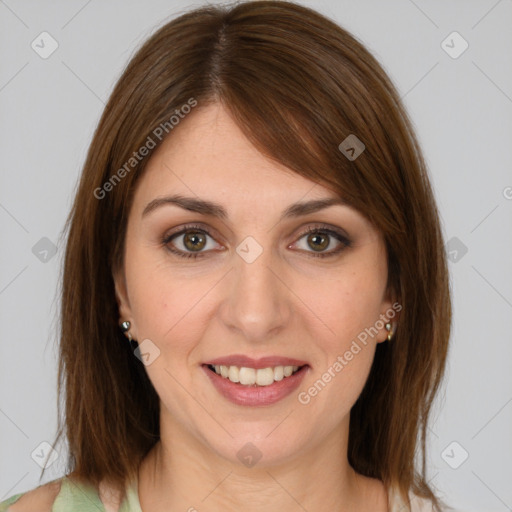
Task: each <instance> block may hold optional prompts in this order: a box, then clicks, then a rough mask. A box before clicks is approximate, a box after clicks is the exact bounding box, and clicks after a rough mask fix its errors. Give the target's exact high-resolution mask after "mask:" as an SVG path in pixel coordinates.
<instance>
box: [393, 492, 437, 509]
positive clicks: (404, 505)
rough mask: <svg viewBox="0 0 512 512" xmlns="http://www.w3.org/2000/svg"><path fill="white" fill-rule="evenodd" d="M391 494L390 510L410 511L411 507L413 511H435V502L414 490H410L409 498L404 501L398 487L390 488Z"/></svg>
mask: <svg viewBox="0 0 512 512" xmlns="http://www.w3.org/2000/svg"><path fill="white" fill-rule="evenodd" d="M389 495H390V511H391V512H398V511H401V512H404V511H408V510H409V507H410V511H411V512H435V510H434V505H433V503H432V502H431V501H430V500H428V499H426V498H423V497H421V496H418V495H417V494H414V493H413V492H412V491H409V500H408V501H407V502H404V501H403V499H402V497H401V495H400V493H399V492H398V490H396V489H390V490H389Z"/></svg>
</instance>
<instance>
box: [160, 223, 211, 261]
mask: <svg viewBox="0 0 512 512" xmlns="http://www.w3.org/2000/svg"><path fill="white" fill-rule="evenodd" d="M209 239H211V240H213V238H212V236H211V235H210V233H209V232H208V231H207V230H206V229H204V228H201V227H199V226H185V227H184V228H183V229H181V230H180V231H178V232H177V233H173V234H171V235H167V236H165V237H164V239H163V240H162V244H163V245H165V247H166V248H167V249H168V250H169V251H170V252H172V253H173V254H176V255H177V256H181V257H183V258H198V257H202V256H204V254H203V253H204V252H206V251H208V250H211V249H215V244H214V243H213V244H212V243H211V242H210V240H209ZM174 240H176V241H174ZM203 249H204V250H203Z"/></svg>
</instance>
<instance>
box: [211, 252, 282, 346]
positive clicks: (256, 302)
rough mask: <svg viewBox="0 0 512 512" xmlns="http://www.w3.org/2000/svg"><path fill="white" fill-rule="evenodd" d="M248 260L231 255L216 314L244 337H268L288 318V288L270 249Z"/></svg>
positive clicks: (251, 340) (256, 339) (252, 338)
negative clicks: (230, 266)
mask: <svg viewBox="0 0 512 512" xmlns="http://www.w3.org/2000/svg"><path fill="white" fill-rule="evenodd" d="M248 261H250V260H245V259H244V258H243V257H242V256H240V255H239V254H238V253H235V254H234V255H233V268H232V270H231V271H230V272H229V274H228V276H227V279H228V280H227V283H226V288H225V292H226V295H225V301H224V302H223V304H222V307H221V308H220V316H221V320H222V321H223V323H224V325H226V326H227V327H228V328H229V329H231V330H233V331H237V333H238V335H239V336H242V337H243V338H244V339H246V340H247V341H250V342H262V341H268V340H269V338H271V337H273V336H274V337H275V336H276V335H279V334H280V333H281V332H282V330H283V329H285V327H286V325H287V324H288V322H289V319H290V312H291V304H290V295H291V292H290V290H289V288H288V287H287V286H286V283H285V282H284V279H283V277H284V276H282V272H281V275H280V272H279V268H278V266H277V264H276V261H272V254H271V251H270V250H263V252H262V253H261V254H260V255H259V256H258V257H257V258H256V260H254V261H252V262H248Z"/></svg>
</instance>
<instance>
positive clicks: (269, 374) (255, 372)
mask: <svg viewBox="0 0 512 512" xmlns="http://www.w3.org/2000/svg"><path fill="white" fill-rule="evenodd" d="M204 366H205V367H206V368H208V370H210V371H211V372H213V373H215V374H217V375H219V376H220V377H222V378H223V379H226V380H229V381H230V382H232V383H233V384H239V385H240V386H253V387H265V386H271V385H272V384H274V383H275V382H280V381H282V380H285V379H288V378H290V377H291V376H292V375H295V374H296V373H297V372H299V371H301V370H302V369H303V368H305V367H306V366H308V365H307V364H304V365H301V366H297V365H287V366H284V365H278V366H268V367H266V368H251V367H247V366H235V365H230V366H227V365H218V364H216V365H213V364H207V365H204Z"/></svg>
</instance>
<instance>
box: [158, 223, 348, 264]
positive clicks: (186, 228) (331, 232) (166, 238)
mask: <svg viewBox="0 0 512 512" xmlns="http://www.w3.org/2000/svg"><path fill="white" fill-rule="evenodd" d="M188 231H199V232H201V233H204V234H206V235H208V236H209V237H211V238H213V236H212V235H211V234H210V232H209V231H208V230H207V229H204V228H203V227H201V226H198V225H195V224H190V225H186V226H184V227H183V229H181V230H180V231H178V232H176V233H172V234H170V235H166V236H164V237H163V239H162V245H163V246H165V248H166V249H167V250H168V251H169V252H171V253H173V254H176V255H177V256H180V257H181V258H194V259H195V258H202V257H203V256H204V255H205V254H206V252H207V251H205V252H183V251H181V250H176V249H172V248H171V247H170V246H169V242H171V240H172V239H173V238H176V237H178V236H180V235H184V234H186V233H187V232H188ZM310 233H322V234H327V235H329V236H332V237H334V238H336V240H338V241H339V242H341V244H342V245H341V246H340V247H339V248H338V249H335V250H333V251H329V252H323V253H322V252H318V253H315V252H309V251H305V252H306V253H307V254H308V255H309V256H312V257H313V258H329V257H331V256H336V255H337V254H339V253H340V252H341V251H343V250H344V249H345V248H347V247H351V246H352V242H351V241H350V240H349V239H348V238H347V237H346V236H345V235H343V234H342V233H340V232H338V231H336V230H333V229H330V228H327V227H319V226H309V227H308V229H306V230H305V231H304V232H302V233H301V234H300V236H299V238H298V240H300V239H301V238H304V237H305V236H306V235H309V234H310Z"/></svg>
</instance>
